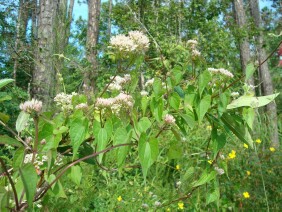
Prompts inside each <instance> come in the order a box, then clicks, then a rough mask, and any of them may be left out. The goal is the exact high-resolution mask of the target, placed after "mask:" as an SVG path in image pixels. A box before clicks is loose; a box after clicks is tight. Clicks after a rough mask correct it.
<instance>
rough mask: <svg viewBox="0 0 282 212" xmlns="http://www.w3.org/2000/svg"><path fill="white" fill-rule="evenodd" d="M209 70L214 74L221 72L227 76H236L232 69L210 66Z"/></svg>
mask: <svg viewBox="0 0 282 212" xmlns="http://www.w3.org/2000/svg"><path fill="white" fill-rule="evenodd" d="M208 71H209V72H211V73H213V74H221V75H224V76H227V77H230V78H233V77H234V75H233V74H232V73H231V72H230V71H228V70H226V69H224V68H208Z"/></svg>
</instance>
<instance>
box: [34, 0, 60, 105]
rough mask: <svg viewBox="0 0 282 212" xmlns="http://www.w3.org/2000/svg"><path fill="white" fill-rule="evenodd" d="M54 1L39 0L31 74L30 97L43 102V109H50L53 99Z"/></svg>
mask: <svg viewBox="0 0 282 212" xmlns="http://www.w3.org/2000/svg"><path fill="white" fill-rule="evenodd" d="M57 3H58V2H57V1H56V0H41V1H40V5H39V7H40V8H39V16H38V39H37V46H38V48H37V52H36V61H35V70H34V72H33V81H32V87H33V89H32V95H33V97H35V98H37V99H40V100H41V101H43V109H44V110H47V109H49V108H50V106H51V103H52V99H53V97H54V87H55V85H56V81H55V70H54V66H53V60H52V57H53V52H54V51H53V43H54V32H53V24H54V19H53V17H54V12H55V11H56V6H57Z"/></svg>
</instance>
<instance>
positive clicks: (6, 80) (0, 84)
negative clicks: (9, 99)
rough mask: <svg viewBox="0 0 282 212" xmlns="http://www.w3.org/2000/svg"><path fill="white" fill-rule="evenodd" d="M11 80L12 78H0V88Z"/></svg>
mask: <svg viewBox="0 0 282 212" xmlns="http://www.w3.org/2000/svg"><path fill="white" fill-rule="evenodd" d="M13 81H14V80H13V79H1V80H0V89H1V88H3V87H4V86H5V85H7V84H9V83H11V82H13Z"/></svg>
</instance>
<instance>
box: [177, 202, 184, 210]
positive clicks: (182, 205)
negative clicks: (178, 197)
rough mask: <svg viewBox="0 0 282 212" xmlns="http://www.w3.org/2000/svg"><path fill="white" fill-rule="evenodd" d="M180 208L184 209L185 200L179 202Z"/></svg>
mask: <svg viewBox="0 0 282 212" xmlns="http://www.w3.org/2000/svg"><path fill="white" fill-rule="evenodd" d="M178 209H180V210H183V209H184V203H183V202H179V203H178Z"/></svg>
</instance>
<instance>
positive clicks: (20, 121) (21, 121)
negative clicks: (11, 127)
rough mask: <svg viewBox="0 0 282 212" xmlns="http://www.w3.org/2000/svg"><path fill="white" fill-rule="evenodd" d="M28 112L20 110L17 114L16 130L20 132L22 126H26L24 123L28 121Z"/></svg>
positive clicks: (22, 128)
mask: <svg viewBox="0 0 282 212" xmlns="http://www.w3.org/2000/svg"><path fill="white" fill-rule="evenodd" d="M29 116H30V114H29V113H25V112H24V111H22V112H21V113H20V115H19V116H18V119H17V121H16V130H17V132H19V133H20V132H21V131H23V130H24V128H25V127H26V124H27V122H28V119H29Z"/></svg>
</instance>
